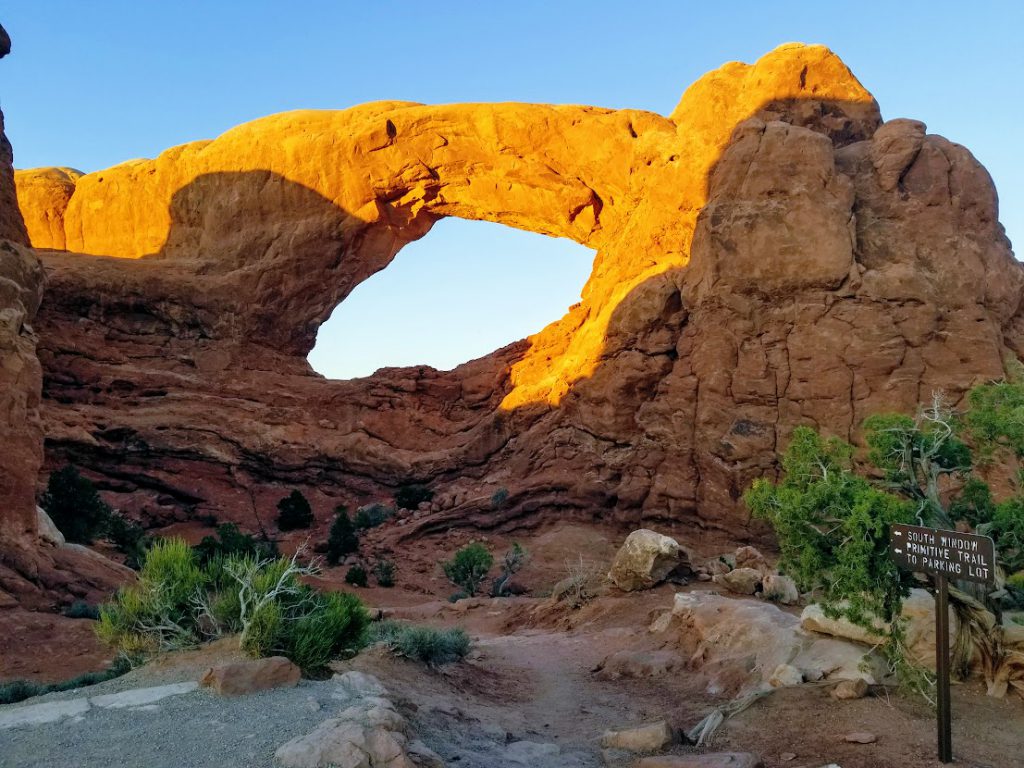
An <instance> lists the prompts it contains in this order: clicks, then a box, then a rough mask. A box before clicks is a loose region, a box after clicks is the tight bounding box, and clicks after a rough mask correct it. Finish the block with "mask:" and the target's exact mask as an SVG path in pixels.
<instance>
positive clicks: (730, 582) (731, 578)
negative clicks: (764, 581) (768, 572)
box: [712, 568, 762, 595]
mask: <svg viewBox="0 0 1024 768" xmlns="http://www.w3.org/2000/svg"><path fill="white" fill-rule="evenodd" d="M761 578H762V574H761V571H759V570H757V569H755V568H736V569H735V570H732V571H729V572H728V573H719V574H716V575H715V576H714V578H713V579H712V581H714V583H715V584H720V585H722V586H723V587H725V588H726V589H728V590H729V591H730V592H735V593H736V594H738V595H752V594H754V593H755V592H757V590H758V589H760V587H761Z"/></svg>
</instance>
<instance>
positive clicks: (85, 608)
mask: <svg viewBox="0 0 1024 768" xmlns="http://www.w3.org/2000/svg"><path fill="white" fill-rule="evenodd" d="M64 615H65V616H67V617H68V618H69V619H94V620H95V619H98V618H99V617H100V609H99V608H97V607H96V606H95V605H89V604H88V603H87V602H85V601H84V600H75V602H73V603H72V604H71V605H69V606H68V607H67V608H65V609H64Z"/></svg>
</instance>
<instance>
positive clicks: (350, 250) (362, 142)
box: [16, 45, 1024, 537]
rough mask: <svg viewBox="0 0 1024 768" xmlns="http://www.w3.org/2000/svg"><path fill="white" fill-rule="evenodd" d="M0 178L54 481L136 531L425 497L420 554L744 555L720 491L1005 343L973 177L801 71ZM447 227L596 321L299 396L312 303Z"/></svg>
mask: <svg viewBox="0 0 1024 768" xmlns="http://www.w3.org/2000/svg"><path fill="white" fill-rule="evenodd" d="M16 181H17V185H18V193H19V197H20V200H21V205H22V210H23V212H24V214H25V220H26V222H27V223H28V231H29V233H30V234H31V237H32V245H33V246H35V247H36V248H43V249H61V250H50V251H44V252H42V253H41V257H42V259H43V262H44V264H45V266H46V270H47V273H48V277H49V284H48V288H47V294H46V297H45V300H44V302H43V306H42V308H41V310H40V315H39V321H38V329H39V333H40V337H41V342H40V352H39V356H40V359H41V361H42V363H43V367H44V370H45V387H44V407H43V413H44V420H45V430H46V435H47V461H48V464H49V465H50V466H57V465H59V464H61V463H63V462H65V461H68V460H73V461H75V462H76V463H77V464H79V465H80V466H82V467H83V468H84V469H85V470H86V471H87V472H88V473H89V474H90V475H91V476H93V477H94V478H96V479H97V480H99V481H100V483H101V485H102V487H103V488H104V490H105V492H106V494H107V495H108V497H110V499H111V501H112V502H113V503H114V504H115V505H117V506H119V507H121V508H122V509H126V510H132V511H135V512H137V513H138V514H139V515H140V516H143V517H144V518H146V519H147V520H150V521H152V522H154V523H166V522H170V521H172V520H176V519H184V518H187V517H189V516H192V515H196V514H202V513H212V514H216V515H217V516H218V517H219V518H220V519H223V520H228V519H234V520H237V521H239V522H242V523H245V524H247V525H249V526H250V527H251V526H253V525H255V523H256V519H257V517H258V516H259V515H260V514H261V513H262V514H263V515H269V514H270V512H271V511H272V509H273V504H274V502H276V500H277V499H278V498H280V496H281V494H282V488H281V484H288V485H289V486H298V487H300V488H302V489H303V490H304V491H305V492H306V493H307V495H309V496H310V498H311V499H313V500H314V501H315V502H319V509H320V511H321V513H324V512H326V511H328V510H329V509H333V506H328V504H327V502H332V503H339V502H346V503H349V504H352V503H360V502H362V501H367V500H371V499H374V498H376V497H378V496H380V495H382V494H384V493H387V492H388V491H389V489H393V488H394V487H395V486H396V485H398V484H400V483H402V482H409V481H417V482H427V483H429V484H431V485H432V487H434V488H435V489H436V491H437V492H438V493H437V497H436V499H435V503H434V508H433V510H432V514H430V515H428V516H426V517H424V518H422V520H421V521H420V523H419V524H418V525H417V527H416V528H415V529H410V530H419V531H422V530H429V529H432V528H443V527H447V526H450V525H458V524H474V525H485V526H486V525H492V526H501V525H513V524H518V523H519V522H522V521H523V518H527V517H529V516H532V515H535V514H537V515H545V514H547V515H550V514H560V515H564V514H579V515H582V516H595V515H596V516H603V517H606V518H619V519H623V520H629V521H630V522H635V521H637V520H639V519H669V520H674V521H678V522H682V523H686V522H689V523H692V524H695V525H699V526H704V527H713V528H718V529H721V530H724V531H726V532H728V533H729V534H730V535H733V536H737V537H748V536H750V535H752V534H754V533H756V531H752V530H751V529H750V527H749V524H748V521H747V515H746V513H745V512H744V511H743V509H742V507H741V505H740V503H739V502H738V499H739V496H740V494H741V493H742V491H743V489H744V488H745V486H746V485H747V484H748V483H749V482H750V480H751V479H752V478H753V477H755V476H758V475H760V474H763V473H765V472H771V471H773V467H774V457H775V450H776V449H777V448H779V447H781V445H783V444H784V443H785V440H786V439H787V436H788V434H789V432H790V431H791V430H792V428H793V427H794V426H796V425H797V424H805V423H806V424H813V425H816V426H818V427H820V428H822V429H825V430H827V431H829V432H832V433H837V434H840V435H843V436H854V435H855V432H856V429H857V425H858V424H859V423H860V421H861V420H862V419H863V418H864V417H865V416H866V415H868V414H870V413H872V412H874V411H875V410H879V409H895V408H900V409H909V408H912V407H913V406H914V405H915V404H916V403H917V402H919V401H920V400H921V399H922V398H927V397H928V396H929V395H930V392H931V390H932V389H936V388H941V389H944V390H945V391H947V392H948V393H949V394H951V395H952V396H953V397H956V396H959V395H960V394H962V393H963V392H964V391H965V390H966V389H967V388H969V387H970V386H971V385H972V384H973V383H975V382H977V381H980V380H983V379H986V378H991V377H996V376H1000V375H1001V374H1002V372H1003V364H1004V363H1003V361H1004V358H1005V356H1006V355H1008V354H1018V353H1019V350H1018V349H1017V347H1018V345H1019V340H1020V339H1021V338H1024V337H1022V335H1021V317H1020V306H1019V305H1020V292H1021V280H1022V274H1021V269H1020V267H1019V265H1018V264H1017V262H1016V261H1015V260H1014V259H1013V256H1012V253H1011V252H1010V249H1009V244H1008V242H1007V240H1006V238H1005V237H1004V236H1003V233H1002V229H1001V227H1000V226H999V224H998V221H997V204H996V197H995V192H994V189H993V187H992V183H991V180H990V179H989V177H988V175H987V174H986V172H985V171H984V169H983V168H982V167H981V166H980V165H979V164H978V163H977V162H976V161H975V160H974V158H973V157H972V156H971V155H970V154H969V153H968V152H967V151H966V150H965V149H963V148H962V147H959V146H957V145H954V144H951V143H949V142H947V141H945V140H944V139H941V138H940V137H935V136H927V135H926V134H925V131H924V126H923V125H921V124H919V123H914V122H912V121H892V122H890V123H886V124H884V125H882V123H881V118H880V115H879V112H878V107H877V105H876V104H875V102H874V100H873V99H872V97H871V96H870V94H869V93H868V92H867V91H866V90H865V89H864V88H863V87H862V86H861V85H860V84H859V83H858V82H857V80H856V79H855V78H854V77H853V75H852V74H851V73H850V72H849V71H848V70H847V68H846V67H845V66H844V65H843V64H842V62H841V61H839V59H838V58H837V57H836V56H834V55H833V54H832V53H831V52H829V51H828V50H827V49H824V48H822V47H820V46H797V45H791V46H784V47H782V48H780V49H777V50H776V51H773V52H772V53H770V54H768V55H767V56H765V57H764V58H763V59H761V60H760V61H759V62H757V64H755V65H752V66H748V65H743V64H728V65H726V66H724V67H722V68H721V69H719V70H717V71H715V72H712V73H710V74H709V75H707V76H705V77H704V78H702V79H701V80H700V81H698V82H697V83H696V84H694V85H693V86H692V87H691V88H690V89H689V90H687V92H686V93H685V94H684V96H683V98H682V100H681V101H680V103H679V106H678V107H677V108H676V110H675V111H674V112H673V113H672V115H671V116H670V117H668V118H666V117H661V116H659V115H654V114H650V113H646V112H638V111H630V110H621V111H611V110H602V109H597V108H592V107H568V106H566V107H552V106H541V105H522V104H499V105H454V106H441V107H428V106H422V105H416V104H407V103H394V102H388V103H375V104H369V105H365V106H362V107H357V108H355V109H351V110H346V111H344V112H295V113H287V114H283V115H275V116H272V117H269V118H265V119H263V120H258V121H255V122H253V123H249V124H246V125H243V126H240V127H238V128H235V129H233V130H231V131H229V132H228V133H226V134H224V135H223V136H221V137H219V138H217V139H216V140H213V141H206V142H195V143H192V144H187V145H184V146H181V147H175V148H173V149H170V150H168V151H166V152H165V153H163V154H162V155H161V156H160V157H158V158H156V159H155V160H144V161H132V162H130V163H125V164H122V165H120V166H116V167H114V168H111V169H107V170H105V171H101V172H97V173H92V174H87V175H85V176H82V177H80V178H79V177H77V176H76V175H75V174H74V173H71V172H67V171H66V169H58V170H54V169H43V170H37V171H24V172H19V173H18V174H17V175H16ZM443 216H459V217H463V218H472V219H486V220H491V221H496V222H501V223H505V224H509V225H511V226H516V227H520V228H523V229H528V230H531V231H535V232H541V233H545V234H549V235H557V236H563V237H569V238H572V239H574V240H576V241H577V242H580V243H582V244H584V245H587V246H589V247H591V248H594V249H595V250H596V251H597V257H596V259H595V263H594V269H593V273H592V274H591V276H590V279H589V280H588V282H587V284H586V286H585V288H584V291H583V300H582V301H581V303H580V304H579V305H577V306H576V307H574V308H573V309H572V310H570V312H569V313H568V314H567V315H566V316H565V317H564V318H562V319H561V320H558V321H556V322H554V323H552V324H551V325H550V326H548V327H547V328H545V329H544V330H543V331H541V332H540V333H538V334H537V335H535V336H533V337H530V338H529V339H527V340H525V341H523V342H520V343H518V344H514V345H511V346H510V347H507V348H505V349H502V350H498V351H497V352H495V353H493V354H492V355H490V356H488V357H485V358H482V359H480V360H477V361H474V362H471V363H468V364H466V365H464V366H461V367H460V368H458V369H456V370H454V371H451V372H445V373H442V372H437V371H434V370H432V369H429V368H412V369H387V370H384V371H381V372H379V373H377V374H376V375H374V376H372V377H369V378H366V379H360V380H354V381H346V382H338V381H327V380H324V379H322V378H321V377H319V376H317V375H316V374H314V373H313V372H312V371H311V370H310V369H309V367H308V364H307V363H306V360H305V356H306V355H307V354H308V352H309V350H310V349H311V348H312V346H313V343H314V341H315V337H316V331H317V328H318V327H319V325H320V324H321V323H322V322H323V321H324V320H325V319H326V318H327V317H328V315H329V314H330V312H331V310H332V309H333V308H334V307H335V306H336V305H337V303H338V302H339V301H342V300H344V298H345V296H347V295H348V293H349V292H350V291H351V290H352V288H353V287H354V286H356V285H357V284H358V283H359V282H361V281H362V280H364V279H366V278H367V277H368V276H369V275H371V274H373V273H374V272H376V271H377V270H379V269H383V268H385V267H386V266H387V264H388V263H389V262H390V261H391V259H392V258H393V257H394V255H395V253H397V251H398V250H399V249H400V248H401V247H402V246H403V245H405V244H406V243H408V242H410V241H412V240H415V239H417V238H419V237H422V236H424V235H426V234H427V233H428V232H429V229H430V227H431V225H432V224H433V223H434V222H435V221H436V220H437V219H438V218H440V217H443ZM63 249H66V251H64V250H63ZM524 300H528V299H526V298H524ZM471 322H473V319H472V318H467V323H471ZM499 488H506V489H507V490H508V491H509V497H508V501H507V502H506V503H505V504H504V505H502V507H501V508H500V509H497V510H496V509H492V508H491V504H490V497H491V495H492V494H493V493H494V491H496V490H497V489H499ZM254 516H255V517H254Z"/></svg>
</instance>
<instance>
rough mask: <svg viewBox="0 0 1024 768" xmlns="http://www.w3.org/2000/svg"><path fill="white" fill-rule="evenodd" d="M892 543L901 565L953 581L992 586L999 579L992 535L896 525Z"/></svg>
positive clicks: (896, 557) (890, 539) (890, 540)
mask: <svg viewBox="0 0 1024 768" xmlns="http://www.w3.org/2000/svg"><path fill="white" fill-rule="evenodd" d="M889 542H890V545H891V550H892V559H893V560H894V561H895V562H896V564H897V565H898V566H900V567H901V568H904V569H906V570H908V571H914V572H916V573H929V574H931V575H933V576H937V575H939V574H941V575H943V576H945V577H946V578H948V579H952V580H953V581H976V582H981V583H983V584H988V583H990V582H992V581H994V580H995V577H996V547H995V544H993V543H992V539H990V538H989V537H988V536H978V535H976V534H973V533H960V532H958V531H943V530H940V529H938V528H923V527H922V526H919V525H894V526H893V527H892V531H891V535H890V537H889Z"/></svg>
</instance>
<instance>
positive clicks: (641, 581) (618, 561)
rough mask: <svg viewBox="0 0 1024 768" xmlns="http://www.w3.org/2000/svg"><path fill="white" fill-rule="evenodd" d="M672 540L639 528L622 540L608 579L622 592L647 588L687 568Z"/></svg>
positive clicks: (686, 560) (681, 552)
mask: <svg viewBox="0 0 1024 768" xmlns="http://www.w3.org/2000/svg"><path fill="white" fill-rule="evenodd" d="M689 562H690V560H689V557H688V556H687V554H686V552H685V551H684V550H683V549H681V548H680V546H679V544H678V543H677V542H676V540H675V539H673V538H670V537H668V536H663V535H662V534H660V533H656V532H654V531H651V530H648V529H646V528H641V529H639V530H636V531H633V532H632V533H631V534H629V536H627V537H626V541H625V542H624V543H623V545H622V547H621V548H620V549H619V551H618V553H617V554H616V555H615V561H614V562H613V563H612V567H611V570H610V571H609V572H608V578H609V579H610V580H611V582H612V583H613V584H615V586H617V587H618V588H619V589H621V590H623V591H625V592H633V591H635V590H638V589H650V588H651V587H653V586H655V585H656V584H660V583H661V582H662V581H664V580H665V578H666V577H667V576H668V575H669V574H670V573H671V572H672V571H675V570H677V569H679V568H681V567H687V566H688V565H689Z"/></svg>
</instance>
